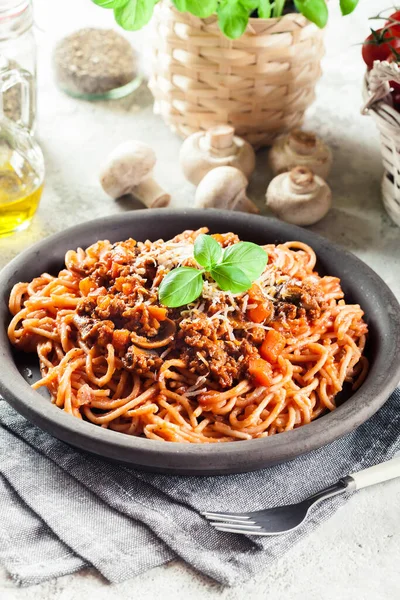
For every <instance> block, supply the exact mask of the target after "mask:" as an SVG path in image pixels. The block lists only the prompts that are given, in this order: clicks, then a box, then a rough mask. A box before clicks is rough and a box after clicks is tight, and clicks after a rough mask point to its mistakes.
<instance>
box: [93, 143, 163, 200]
mask: <svg viewBox="0 0 400 600" xmlns="http://www.w3.org/2000/svg"><path fill="white" fill-rule="evenodd" d="M155 164H156V155H155V153H154V151H153V150H152V148H151V147H150V146H148V145H147V144H144V143H143V142H139V141H137V140H129V141H127V142H124V143H122V144H120V145H119V146H117V147H116V148H115V149H114V150H113V151H112V152H111V154H109V155H108V157H107V158H106V160H105V162H104V164H103V166H102V168H101V171H100V184H101V186H102V188H103V190H104V191H105V192H106V194H108V195H109V196H111V197H112V198H119V197H120V196H124V195H125V194H131V195H132V196H134V197H135V198H137V199H138V200H140V202H142V203H143V204H144V205H145V206H148V208H154V207H164V206H168V204H169V201H170V199H171V196H170V195H169V194H168V193H167V192H165V190H163V189H162V187H160V186H159V185H158V183H157V182H156V181H155V180H154V178H153V169H154V165H155Z"/></svg>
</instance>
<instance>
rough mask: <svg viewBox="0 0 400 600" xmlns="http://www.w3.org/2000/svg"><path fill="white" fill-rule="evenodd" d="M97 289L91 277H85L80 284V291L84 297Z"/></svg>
mask: <svg viewBox="0 0 400 600" xmlns="http://www.w3.org/2000/svg"><path fill="white" fill-rule="evenodd" d="M95 287H96V284H95V282H94V281H91V280H90V279H89V277H85V279H82V280H81V281H80V282H79V290H80V291H81V292H82V294H83V295H84V296H87V295H88V294H89V292H90V291H91V290H93V289H94V288H95Z"/></svg>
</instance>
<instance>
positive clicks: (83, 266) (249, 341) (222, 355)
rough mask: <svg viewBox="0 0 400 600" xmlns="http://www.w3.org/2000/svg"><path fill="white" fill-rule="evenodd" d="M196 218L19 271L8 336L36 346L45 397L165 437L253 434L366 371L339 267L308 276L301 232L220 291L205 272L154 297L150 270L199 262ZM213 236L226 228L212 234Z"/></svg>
mask: <svg viewBox="0 0 400 600" xmlns="http://www.w3.org/2000/svg"><path fill="white" fill-rule="evenodd" d="M206 231H207V229H205V228H203V229H200V230H198V231H186V232H183V233H182V234H180V235H178V236H176V237H175V238H173V239H172V240H170V241H167V242H164V241H163V240H158V241H155V242H150V241H146V242H136V241H134V240H127V241H125V242H119V243H116V244H111V243H110V242H108V241H99V242H97V243H96V244H94V245H92V246H90V247H89V248H87V249H86V250H85V251H84V250H82V249H81V248H79V249H78V250H77V251H76V252H75V251H72V250H71V251H69V252H67V254H66V257H65V268H64V269H63V270H62V271H60V273H59V274H58V276H56V277H54V276H52V275H50V274H48V273H43V274H42V275H41V276H40V277H37V278H35V279H33V280H32V281H31V282H30V283H18V284H16V285H15V286H14V288H13V290H12V292H11V295H10V304H9V306H10V311H11V313H12V314H13V315H14V317H13V319H12V321H11V323H10V325H9V329H8V335H9V339H10V341H11V342H12V343H13V344H14V345H15V346H16V347H17V348H20V349H21V350H24V351H26V352H37V354H38V357H39V361H40V369H41V375H42V378H41V379H40V381H38V382H36V383H35V384H34V385H33V388H34V389H37V388H39V387H42V386H45V387H46V388H47V389H48V390H49V392H50V395H51V400H52V402H53V403H54V404H55V405H56V406H57V407H59V408H61V409H63V410H65V411H66V412H68V413H70V414H71V415H73V416H75V417H77V418H79V419H84V420H86V421H90V422H91V423H94V424H96V425H98V426H101V427H104V428H110V429H112V430H115V431H118V432H122V433H125V434H129V435H135V436H145V437H147V438H151V439H155V440H166V441H175V442H197V443H211V442H228V441H234V440H249V439H253V438H259V437H265V436H270V435H274V434H276V433H280V432H282V431H288V430H291V429H294V428H297V427H299V426H301V425H303V424H306V423H310V422H311V421H312V420H314V419H316V418H317V417H318V416H319V415H321V414H323V413H324V412H326V411H331V410H333V409H334V408H335V397H336V395H337V394H338V392H340V391H341V390H342V388H343V385H344V384H345V382H348V383H349V384H352V386H353V389H355V388H357V387H358V386H359V385H361V383H362V381H363V379H364V378H365V376H366V373H367V369H368V362H367V359H366V358H365V356H363V350H364V346H365V341H366V335H367V325H366V323H365V322H364V321H363V311H362V310H361V308H360V306H358V305H350V304H346V302H345V300H344V294H343V291H342V289H341V287H340V281H339V279H337V278H336V277H331V276H323V277H321V276H319V275H318V273H317V272H316V271H315V270H314V267H315V263H316V256H315V253H314V251H313V250H312V249H311V248H310V247H309V246H307V245H306V244H303V243H300V242H287V243H285V244H279V245H276V246H275V245H272V244H269V245H266V246H264V249H265V250H266V251H267V253H268V255H269V261H268V264H267V266H266V268H265V270H264V272H263V274H262V275H261V277H260V278H259V279H258V280H257V281H256V282H255V283H253V285H252V287H251V288H250V290H248V291H247V292H245V293H241V294H232V293H231V292H225V291H222V290H220V289H219V288H218V287H217V285H216V283H215V282H214V281H213V280H212V279H211V278H207V277H206V278H205V281H204V285H203V290H202V294H201V296H200V298H199V299H198V300H196V301H195V302H193V303H191V304H188V305H186V306H183V307H181V308H180V309H167V308H165V307H163V306H162V305H160V303H159V301H158V287H159V285H160V282H161V281H162V279H163V277H164V276H165V275H166V274H167V273H168V272H169V271H170V270H171V269H173V268H175V267H177V266H182V265H183V266H191V267H196V266H198V265H197V263H196V262H195V260H194V258H193V244H194V241H195V239H196V237H197V236H198V235H199V234H200V233H204V232H206ZM214 238H215V239H216V240H217V241H218V242H219V243H220V244H221V246H222V247H226V246H229V245H232V244H234V243H237V242H238V241H239V239H238V238H237V236H236V235H234V234H232V233H226V234H215V235H214Z"/></svg>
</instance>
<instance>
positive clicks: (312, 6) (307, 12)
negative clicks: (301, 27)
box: [294, 0, 328, 29]
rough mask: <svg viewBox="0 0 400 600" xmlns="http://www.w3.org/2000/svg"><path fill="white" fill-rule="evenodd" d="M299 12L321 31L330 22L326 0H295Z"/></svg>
mask: <svg viewBox="0 0 400 600" xmlns="http://www.w3.org/2000/svg"><path fill="white" fill-rule="evenodd" d="M294 4H295V6H296V8H297V10H298V11H299V12H301V14H302V15H304V16H305V17H306V19H308V20H309V21H312V22H313V23H315V24H316V25H318V27H320V28H321V29H322V28H323V27H325V25H326V24H327V22H328V7H327V6H326V0H294Z"/></svg>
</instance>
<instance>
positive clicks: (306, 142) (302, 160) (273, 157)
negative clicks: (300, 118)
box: [268, 129, 333, 179]
mask: <svg viewBox="0 0 400 600" xmlns="http://www.w3.org/2000/svg"><path fill="white" fill-rule="evenodd" d="M268 162H269V165H270V167H271V169H272V171H273V172H274V174H279V173H284V172H285V171H289V170H290V169H292V168H293V167H296V166H304V167H308V168H309V169H311V170H312V171H313V173H314V174H315V175H319V177H322V178H323V179H326V178H327V177H328V175H329V173H330V170H331V168H332V162H333V159H332V152H331V150H330V148H329V147H328V146H327V145H326V144H325V143H324V142H323V141H322V140H321V139H320V138H318V137H317V136H316V135H315V134H314V133H312V132H308V131H301V130H298V129H295V130H293V131H291V132H289V133H286V134H284V135H282V136H280V137H278V138H277V139H276V141H275V142H274V143H273V145H272V147H271V150H270V151H269V155H268Z"/></svg>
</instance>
